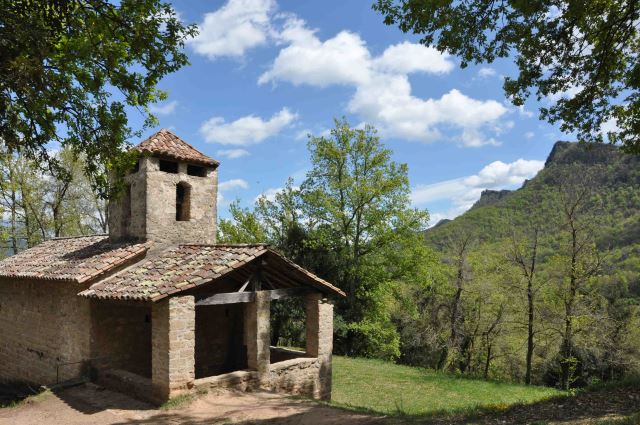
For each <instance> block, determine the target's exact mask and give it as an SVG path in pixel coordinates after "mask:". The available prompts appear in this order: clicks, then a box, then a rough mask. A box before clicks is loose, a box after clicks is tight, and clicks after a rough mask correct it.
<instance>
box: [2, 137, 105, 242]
mask: <svg viewBox="0 0 640 425" xmlns="http://www.w3.org/2000/svg"><path fill="white" fill-rule="evenodd" d="M55 159H56V161H57V162H58V164H59V168H58V170H56V172H55V173H52V172H46V171H42V170H40V168H39V167H38V166H37V165H36V164H34V162H33V161H30V160H29V159H27V158H25V157H23V156H20V155H16V154H10V153H9V152H7V151H0V209H2V210H4V211H5V214H4V215H3V219H4V220H3V221H2V222H0V240H1V239H2V237H3V235H4V240H3V242H4V243H3V244H2V245H0V251H2V253H5V252H8V253H15V252H18V251H19V250H22V249H25V248H27V247H31V246H34V245H35V244H37V243H39V242H41V241H43V240H45V239H48V238H51V237H58V236H77V235H88V234H95V233H105V232H106V229H107V216H106V213H107V212H106V202H105V201H104V200H103V199H101V198H100V197H99V196H98V195H97V194H96V193H95V192H94V191H93V190H92V184H91V182H90V181H89V179H88V178H87V176H86V174H85V173H84V169H85V166H84V165H85V161H84V158H83V157H81V156H80V157H79V156H76V155H75V154H74V152H73V151H71V150H70V149H62V150H61V151H58V152H57V153H55Z"/></svg>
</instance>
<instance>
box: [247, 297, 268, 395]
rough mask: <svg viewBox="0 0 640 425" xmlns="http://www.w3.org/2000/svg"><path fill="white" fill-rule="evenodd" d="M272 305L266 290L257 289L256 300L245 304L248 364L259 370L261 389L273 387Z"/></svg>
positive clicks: (250, 367) (252, 368) (251, 367)
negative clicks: (271, 349) (270, 320)
mask: <svg viewBox="0 0 640 425" xmlns="http://www.w3.org/2000/svg"><path fill="white" fill-rule="evenodd" d="M270 307H271V297H270V295H269V293H268V292H266V291H257V292H256V300H255V301H254V302H252V303H248V304H245V320H244V324H245V338H246V342H247V366H248V367H249V369H251V370H256V371H258V386H259V388H261V389H271V351H270V343H271V336H270V323H269V319H270V313H271V311H270Z"/></svg>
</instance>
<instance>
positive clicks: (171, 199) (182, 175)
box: [146, 158, 218, 244]
mask: <svg viewBox="0 0 640 425" xmlns="http://www.w3.org/2000/svg"><path fill="white" fill-rule="evenodd" d="M146 170H147V171H146V172H147V187H148V189H147V239H150V240H153V241H158V242H162V243H171V244H176V243H202V244H213V243H215V238H216V219H217V217H216V203H217V196H218V171H217V169H214V168H212V167H211V168H208V169H207V175H206V176H205V177H196V176H190V175H188V174H187V164H186V163H183V162H181V163H179V164H178V173H177V174H171V173H166V172H164V171H160V166H159V160H158V159H157V158H147V166H146ZM180 182H184V183H186V184H187V185H189V186H190V187H191V196H190V197H191V200H190V212H191V219H190V221H176V185H177V184H178V183H180Z"/></svg>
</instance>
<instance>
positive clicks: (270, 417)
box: [0, 384, 640, 425]
mask: <svg viewBox="0 0 640 425" xmlns="http://www.w3.org/2000/svg"><path fill="white" fill-rule="evenodd" d="M634 412H640V387H638V386H631V387H625V388H616V389H610V390H606V391H604V390H603V391H596V392H592V393H584V394H580V395H578V396H576V397H570V398H564V399H555V400H548V401H544V402H540V403H536V404H533V405H528V406H514V407H512V408H510V409H507V410H505V411H503V412H500V413H496V412H494V413H488V414H484V415H479V416H475V417H471V418H470V417H465V416H449V417H435V418H434V417H431V418H429V417H422V418H420V417H417V418H416V417H413V418H411V417H405V418H401V417H395V418H382V417H374V416H368V415H361V414H357V413H352V412H348V411H344V410H340V409H337V408H332V407H328V406H325V405H323V404H319V403H315V402H313V401H308V400H302V399H294V398H290V397H286V396H283V395H278V394H271V393H236V392H218V393H209V394H206V395H203V396H201V397H199V398H197V399H195V400H194V401H192V402H191V403H185V406H184V407H181V408H177V409H172V410H163V409H157V408H155V407H153V406H151V405H149V404H146V403H143V402H140V401H137V400H134V399H132V398H130V397H128V396H126V395H123V394H120V393H116V392H112V391H109V390H105V389H102V388H100V387H97V386H95V385H93V384H85V385H82V386H78V387H73V388H68V389H66V390H61V391H55V392H53V393H44V394H42V395H40V396H36V397H34V398H31V399H28V400H27V401H25V402H24V403H22V404H21V405H20V406H18V407H15V408H5V409H0V425H41V424H44V425H55V424H65V425H66V424H69V425H76V424H83V425H84V424H88V425H116V424H117V425H124V424H149V425H151V424H154V425H155V424H159V425H168V424H171V425H174V424H175V425H177V424H191V425H204V424H244V425H248V424H260V425H266V424H273V425H275V424H285V425H303V424H304V425H306V424H319V425H351V424H354V425H365V424H376V425H382V424H387V425H389V424H391V425H396V424H406V423H411V424H415V423H419V424H459V423H460V424H486V425H497V424H533V423H543V424H549V425H552V424H553V425H560V424H562V425H568V424H571V425H585V424H594V423H597V422H598V421H601V420H603V419H613V418H621V417H625V416H626V415H630V414H632V413H634ZM626 423H632V422H626Z"/></svg>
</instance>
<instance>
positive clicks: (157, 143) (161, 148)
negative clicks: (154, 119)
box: [134, 128, 220, 166]
mask: <svg viewBox="0 0 640 425" xmlns="http://www.w3.org/2000/svg"><path fill="white" fill-rule="evenodd" d="M134 149H136V150H138V151H140V152H142V153H143V154H144V153H151V154H154V153H155V154H156V155H160V156H163V155H164V156H167V157H169V158H174V159H178V160H182V161H187V162H188V161H193V162H196V163H205V164H207V165H210V166H218V165H219V164H220V162H219V161H217V160H215V159H213V158H211V157H210V156H208V155H205V154H204V153H203V152H201V151H200V150H198V148H196V147H195V146H193V145H192V144H190V143H188V142H186V141H185V140H184V139H183V138H181V137H180V136H178V135H177V134H175V133H174V132H173V131H171V130H169V129H167V128H161V129H160V130H158V131H156V132H155V133H153V134H152V135H150V136H149V137H147V138H146V139H144V140H142V141H141V142H140V143H138V144H137V145H135V146H134Z"/></svg>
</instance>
